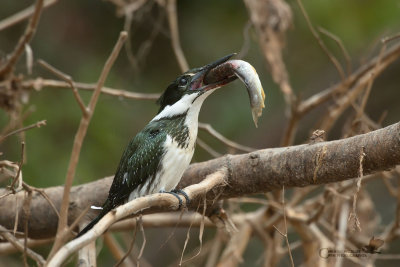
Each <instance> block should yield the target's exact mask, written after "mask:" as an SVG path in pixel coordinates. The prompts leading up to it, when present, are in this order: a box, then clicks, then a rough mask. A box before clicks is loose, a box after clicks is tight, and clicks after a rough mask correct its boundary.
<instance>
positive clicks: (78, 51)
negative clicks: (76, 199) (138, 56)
mask: <svg viewBox="0 0 400 267" xmlns="http://www.w3.org/2000/svg"><path fill="white" fill-rule="evenodd" d="M32 3H33V1H27V0H19V1H12V0H8V1H7V0H6V1H2V3H1V4H0V6H1V8H0V20H2V19H4V18H6V17H8V16H10V15H12V14H14V13H15V12H17V11H19V10H21V9H23V8H25V7H27V6H29V5H31V4H32ZM288 3H289V4H290V6H291V8H292V11H293V16H294V19H293V26H292V27H291V29H290V30H289V31H288V34H287V39H286V44H287V45H286V48H285V50H284V57H285V62H286V64H287V68H288V72H289V75H290V81H291V84H292V86H293V89H294V90H295V92H296V94H297V95H299V96H301V97H302V98H303V99H306V98H307V97H309V96H311V95H313V94H314V93H316V92H319V91H321V90H323V89H325V88H327V87H329V86H330V85H332V84H334V83H336V82H338V81H339V80H340V77H339V75H338V74H337V71H336V69H335V68H334V67H333V65H332V64H331V63H330V61H329V60H328V59H327V57H326V55H325V54H324V53H323V52H322V51H321V49H320V48H319V46H318V45H317V43H316V41H315V39H314V38H313V37H312V35H311V33H310V31H309V30H308V28H307V25H306V22H305V20H304V18H303V16H302V15H301V13H300V10H299V8H298V6H297V4H296V2H295V1H288ZM304 6H305V8H306V9H307V11H308V14H309V16H310V18H311V20H312V22H313V24H314V25H315V26H320V27H322V28H325V29H327V30H329V31H330V32H332V33H334V34H335V35H337V36H338V37H340V38H341V40H342V41H343V43H344V45H345V46H346V48H347V50H348V51H349V54H350V55H351V57H352V63H353V69H356V68H357V66H359V65H360V64H361V63H362V62H365V60H368V59H369V58H371V56H372V55H376V53H377V51H379V49H380V44H379V40H380V39H381V38H382V37H385V36H390V35H393V34H395V33H398V32H399V29H400V19H399V18H400V1H397V0H390V1H373V0H337V1H327V0H319V1H304ZM145 10H146V11H145V12H144V11H143V12H141V13H140V14H137V15H135V17H134V19H133V24H132V33H131V34H132V35H131V37H130V38H131V42H132V47H133V53H137V51H138V49H139V48H140V47H141V46H142V45H143V43H144V42H145V41H146V40H147V39H148V38H149V37H150V36H151V34H152V31H153V30H154V27H157V25H158V24H157V23H159V22H158V21H161V30H160V32H159V33H158V34H157V36H156V37H155V38H154V40H153V41H152V42H151V47H150V48H149V50H148V54H147V56H146V57H145V58H144V60H143V61H142V62H141V64H140V72H139V73H138V74H134V70H133V68H132V66H131V64H130V63H129V61H128V59H127V56H126V51H125V50H122V51H121V54H120V56H119V58H118V60H117V62H116V63H115V65H114V66H113V68H112V71H111V73H110V75H109V76H108V79H107V82H106V85H107V86H109V87H113V88H119V89H125V90H128V91H135V92H143V93H161V92H162V91H163V90H164V89H165V88H166V86H167V85H168V84H169V82H170V81H172V80H173V79H174V78H175V77H176V76H177V75H179V74H180V72H181V71H180V69H179V66H178V64H177V61H176V59H175V56H174V53H173V51H172V48H171V44H170V38H169V29H168V23H167V20H166V15H165V13H164V10H163V9H160V7H159V6H158V5H157V4H156V3H155V2H153V1H149V3H148V4H146V9H145ZM178 20H179V30H180V36H181V44H182V48H183V51H184V53H185V55H186V57H187V60H188V62H189V65H190V67H198V66H202V65H204V64H207V63H209V62H211V61H213V60H215V59H217V58H219V57H222V56H224V55H226V54H229V53H232V52H239V51H240V50H241V48H242V46H243V43H244V38H243V31H244V27H245V25H246V23H247V22H248V20H249V17H248V13H247V10H246V8H245V6H244V4H243V2H242V1H232V0H223V1H212V0H203V1H178ZM25 25H26V22H24V23H20V24H17V25H15V26H13V27H10V28H8V29H5V30H3V31H1V32H0V53H1V54H2V55H6V54H7V53H9V52H10V51H11V50H12V49H13V47H14V46H15V44H16V42H17V41H18V38H19V36H20V35H21V34H22V33H23V31H24V29H25ZM123 25H124V18H123V17H117V16H116V8H115V6H114V5H113V4H111V3H110V2H107V1H98V0H88V1H78V0H68V1H66V0H59V1H58V2H57V3H56V4H55V5H53V6H51V7H49V8H47V9H45V10H44V11H43V14H42V17H41V20H40V22H39V26H38V29H37V33H36V35H35V37H34V39H33V41H32V42H31V47H32V50H33V54H34V59H35V60H36V59H39V58H40V59H43V60H45V61H47V62H49V63H50V64H52V65H53V66H55V67H56V68H58V69H59V70H62V71H63V72H64V73H67V74H69V75H70V76H72V77H73V79H74V81H76V82H78V81H79V82H87V83H95V82H96V81H97V79H98V76H99V75H100V72H101V70H102V67H103V64H104V62H105V60H106V58H107V57H108V55H109V53H110V51H111V49H112V47H113V45H114V44H115V42H116V40H117V38H118V35H119V32H120V31H121V30H122V29H123ZM249 37H250V38H249V40H250V43H249V47H248V51H247V53H246V54H245V56H244V57H243V59H244V60H246V61H248V62H250V63H251V64H252V65H253V66H254V67H255V68H256V69H257V71H258V73H259V75H260V78H261V81H262V83H263V86H264V89H265V91H266V95H267V98H266V109H265V110H264V115H263V117H261V118H260V121H259V128H258V129H256V128H255V127H254V125H253V122H252V119H251V112H250V107H249V103H248V96H247V92H246V90H245V89H244V86H243V85H242V84H241V83H240V82H235V83H234V84H231V85H229V86H228V87H225V88H223V89H221V90H218V91H217V92H215V93H214V94H213V95H212V96H211V97H209V98H208V99H207V101H206V102H205V104H204V105H203V108H202V111H201V114H200V121H202V122H206V123H210V124H211V125H212V126H213V127H214V128H215V129H216V130H218V131H219V132H221V133H222V134H224V135H225V136H226V137H228V138H230V139H232V140H234V141H237V142H239V143H241V144H244V145H248V146H252V147H256V148H267V147H277V146H279V144H280V139H281V137H282V135H283V132H284V129H285V123H286V117H285V106H284V101H283V96H282V94H281V92H280V90H279V88H278V86H277V85H276V84H274V83H273V82H272V80H271V77H270V74H269V70H268V67H267V64H266V62H265V60H264V58H263V55H262V53H261V50H260V48H259V46H258V40H257V36H256V35H255V32H254V30H253V29H251V30H250V31H249ZM322 38H323V39H324V40H325V42H326V44H327V46H328V47H329V48H330V49H331V50H332V51H333V53H334V54H335V55H336V56H337V58H338V59H339V60H340V61H341V62H342V63H343V64H344V62H345V61H344V59H343V56H342V54H341V52H340V50H339V49H338V48H337V46H336V44H335V43H334V42H333V41H332V40H330V39H328V38H325V37H322ZM24 60H25V59H24V57H23V58H22V59H21V60H20V61H19V63H18V65H17V71H16V73H22V74H23V75H25V76H26V77H29V75H28V74H27V72H26V66H25V62H24ZM399 71H400V62H399V61H397V62H396V63H394V64H392V65H391V66H390V67H389V68H388V69H387V70H386V71H385V72H384V73H383V74H382V75H381V76H379V78H378V79H377V80H376V82H375V83H374V86H373V89H372V94H371V97H370V99H369V101H368V105H367V114H368V115H369V116H370V117H371V118H373V119H378V118H379V117H380V116H381V114H382V113H383V112H384V111H388V115H387V117H386V119H385V120H384V125H388V124H391V123H394V122H397V121H398V120H399V114H400V105H399V101H398V99H399V97H400V90H399V89H400V88H399ZM39 76H40V77H43V78H50V79H57V77H54V76H53V75H52V74H51V73H49V72H48V71H46V70H43V69H42V68H41V67H40V66H39V65H37V64H36V63H35V65H34V73H33V74H32V75H30V77H32V78H35V77H39ZM81 95H82V96H83V97H84V100H85V101H86V102H87V101H88V99H89V97H90V93H88V92H81ZM29 109H33V110H34V112H32V114H31V115H30V116H28V118H27V119H26V120H25V122H24V125H29V124H31V123H35V122H36V121H38V120H43V119H45V120H47V126H45V127H42V128H40V129H33V130H30V131H29V132H27V133H26V155H27V162H26V164H25V165H24V166H23V169H22V171H23V177H24V180H25V181H26V182H27V183H29V184H31V185H33V186H36V187H48V186H54V185H60V184H62V183H63V181H64V179H65V174H66V169H67V165H68V161H69V157H70V152H71V148H72V142H73V138H74V134H75V132H76V130H77V127H78V124H79V120H80V116H81V114H80V110H79V107H78V105H77V103H76V102H75V100H74V98H73V94H72V92H71V90H63V89H54V88H44V89H42V90H41V91H39V92H32V93H31V94H30V100H29V102H28V104H26V106H25V110H29ZM157 109H158V107H157V105H156V104H155V103H154V101H146V100H145V101H137V100H127V99H123V98H118V97H112V96H107V95H101V96H100V99H99V102H98V104H97V107H96V111H95V115H94V117H93V119H92V121H91V123H90V127H89V130H88V133H87V136H86V138H85V141H84V145H83V148H82V152H81V156H80V161H79V165H78V169H77V172H76V179H75V184H81V183H84V182H88V181H92V180H95V179H99V178H101V177H104V176H108V175H112V174H113V173H114V171H115V169H116V167H117V164H118V162H119V159H120V156H121V154H122V151H123V149H124V147H125V145H126V144H127V143H128V141H129V139H130V138H132V137H133V136H134V135H135V134H136V133H137V132H138V131H139V130H140V129H141V128H142V127H143V126H144V125H146V124H147V122H148V121H149V120H151V118H152V117H153V116H154V115H155V114H156V112H157ZM323 111H324V109H323V107H322V108H319V109H316V110H315V111H313V112H311V113H310V114H308V116H306V117H305V118H304V119H303V120H302V121H301V124H300V128H299V132H298V134H297V137H296V143H303V142H305V141H306V140H307V138H308V136H309V135H310V132H312V130H313V126H314V125H315V122H316V120H317V119H318V116H319V115H320V114H321V112H323ZM0 114H1V115H0V122H1V123H2V125H5V124H6V123H7V120H8V119H7V118H8V117H7V114H6V113H5V112H4V111H1V112H0ZM345 116H346V113H345V115H344V116H343V117H345ZM341 123H343V119H342V120H340V121H339V123H338V124H336V127H335V128H334V129H333V131H332V133H331V134H330V135H329V139H337V138H340V136H341V126H342V125H341ZM199 137H200V138H201V139H202V140H204V141H206V142H207V143H208V144H209V145H211V146H212V147H213V148H214V149H215V150H217V151H218V152H220V153H222V154H224V153H228V152H230V151H228V150H226V148H225V147H224V146H223V145H222V144H221V143H219V142H218V141H216V140H214V139H213V138H212V137H210V136H209V135H208V134H207V133H204V132H201V131H200V133H199ZM1 146H2V147H1V151H2V152H3V153H4V154H3V155H2V159H8V160H13V161H19V159H20V140H19V138H18V137H15V136H14V137H12V138H9V139H7V140H6V142H4V143H3V144H1ZM210 158H211V156H210V155H209V154H208V153H207V152H206V151H204V150H203V149H202V148H200V147H197V150H196V152H195V156H194V158H193V161H204V160H207V159H210ZM177 231H178V232H180V230H177ZM155 232H157V231H155ZM183 232H184V235H185V233H186V231H183ZM150 235H152V234H150ZM154 235H156V234H154ZM167 236H168V234H167V235H166V238H165V239H167ZM193 236H194V237H195V236H197V233H196V231H194V232H193ZM174 238H175V237H174ZM176 238H177V239H178V240H179V241H178V247H179V248H181V247H182V244H183V240H184V237H183V239H182V238H181V237H180V236H179V235H177V237H176ZM181 239H182V240H181ZM192 239H196V238H192ZM148 242H149V240H148ZM150 242H151V241H150ZM193 242H195V241H193ZM148 244H150V243H148ZM148 246H149V245H148ZM254 247H257V246H254ZM149 248H150V247H147V248H146V249H145V257H146V256H148V255H151V251H150V249H149ZM157 249H158V248H157ZM166 250H167V249H165V248H163V249H161V250H160V253H161V252H162V253H164V254H165V253H167V252H168V251H166ZM260 253H261V252H260V251H257V249H255V251H253V252H249V253H247V254H246V255H245V256H246V262H247V263H250V264H251V263H253V264H255V262H256V260H257V257H259V255H260ZM248 254H249V255H248ZM178 255H179V253H178ZM104 257H105V258H104V260H105V263H104V265H103V263H102V264H100V265H101V266H106V263H107V262H109V263H111V262H113V261H112V260H111V258H110V256H104ZM165 257H167V256H165ZM161 258H162V257H161ZM168 259H169V258H168ZM169 260H170V259H169Z"/></svg>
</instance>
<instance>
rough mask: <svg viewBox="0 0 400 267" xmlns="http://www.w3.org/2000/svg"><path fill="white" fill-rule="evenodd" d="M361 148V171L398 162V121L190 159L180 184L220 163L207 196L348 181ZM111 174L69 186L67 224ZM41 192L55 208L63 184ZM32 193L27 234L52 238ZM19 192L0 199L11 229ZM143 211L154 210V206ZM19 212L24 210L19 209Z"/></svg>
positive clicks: (48, 214)
mask: <svg viewBox="0 0 400 267" xmlns="http://www.w3.org/2000/svg"><path fill="white" fill-rule="evenodd" d="M362 147H364V151H365V154H366V155H365V157H364V160H363V173H364V175H368V174H371V173H374V172H377V171H382V170H387V169H390V168H393V167H395V166H396V165H398V164H400V123H396V124H393V125H390V126H388V127H386V128H383V129H380V130H376V131H373V132H370V133H367V134H363V135H358V136H354V137H350V138H346V139H341V140H336V141H330V142H321V143H316V144H312V145H309V144H305V145H299V146H292V147H285V148H272V149H264V150H258V151H255V152H252V153H248V154H241V155H227V156H224V157H220V158H217V159H213V160H210V161H206V162H202V163H195V164H192V165H190V167H189V168H188V169H187V170H186V172H185V174H184V176H183V177H182V180H181V182H180V184H179V188H184V187H187V186H188V185H192V184H196V183H199V182H200V181H202V180H203V179H204V178H205V177H206V176H207V175H208V174H211V173H213V172H215V171H217V170H219V169H220V168H221V167H225V168H227V169H228V175H227V177H226V183H227V184H226V185H224V186H221V187H219V189H218V192H213V191H211V192H209V193H207V199H208V200H215V199H216V198H218V199H226V198H232V197H239V196H243V195H247V194H255V193H263V192H270V191H274V190H280V189H281V188H282V186H283V185H284V186H285V188H289V187H305V186H311V185H316V184H328V183H333V182H339V181H343V180H348V179H352V178H356V177H358V172H359V163H360V162H359V160H360V159H359V157H360V151H361V149H362ZM316 170H317V171H316ZM112 178H113V177H107V178H104V179H100V180H97V181H94V182H91V183H88V184H83V185H79V186H75V187H72V190H71V198H70V199H71V202H70V211H69V216H68V222H69V223H72V222H73V221H74V220H75V219H76V218H77V216H79V214H80V213H81V212H82V210H84V209H85V208H86V207H87V205H88V204H91V205H96V206H101V205H102V204H103V202H104V201H105V199H106V198H107V195H108V190H109V187H110V185H111V182H112ZM45 192H46V194H47V195H48V196H49V198H50V199H51V200H52V202H53V203H54V205H55V206H56V207H57V208H59V207H60V203H61V196H62V192H63V187H61V186H57V187H50V188H47V189H45ZM4 193H5V189H1V190H0V195H2V194H4ZM32 194H33V198H32V202H31V215H30V222H29V229H28V233H29V235H30V237H31V238H48V237H52V236H54V234H55V232H56V228H57V221H58V217H57V214H56V213H55V212H54V210H53V209H52V208H51V207H50V205H49V203H48V202H47V200H45V199H43V198H42V197H35V196H36V194H38V193H37V192H33V193H32ZM23 197H24V194H23V192H20V193H17V194H16V195H15V196H13V197H10V196H8V197H4V198H2V199H0V214H1V216H0V225H3V226H4V227H6V228H7V229H13V227H14V218H15V210H16V203H17V202H18V201H19V202H20V203H22V200H23ZM17 199H18V200H17ZM200 201H201V198H200ZM197 205H198V201H196V200H194V201H192V202H191V204H190V206H189V208H190V209H194V210H195V209H196V208H197ZM161 210H162V209H161ZM164 210H165V209H164ZM158 211H160V209H158ZM148 212H154V210H151V211H150V210H149V211H148ZM20 213H21V214H23V213H22V211H20ZM86 216H88V219H90V218H93V217H94V216H95V212H94V211H90V212H89V213H88V214H87V215H86ZM24 221H25V218H20V219H19V224H18V230H19V231H21V230H23V229H24V228H23V225H24Z"/></svg>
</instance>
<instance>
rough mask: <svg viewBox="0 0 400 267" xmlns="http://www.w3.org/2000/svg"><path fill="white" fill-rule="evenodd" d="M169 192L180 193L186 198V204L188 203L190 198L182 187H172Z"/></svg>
mask: <svg viewBox="0 0 400 267" xmlns="http://www.w3.org/2000/svg"><path fill="white" fill-rule="evenodd" d="M171 192H174V193H177V194H181V195H182V196H183V197H184V198H185V199H186V206H187V205H189V204H190V198H189V196H188V194H186V192H185V191H183V190H182V189H174V190H172V191H171Z"/></svg>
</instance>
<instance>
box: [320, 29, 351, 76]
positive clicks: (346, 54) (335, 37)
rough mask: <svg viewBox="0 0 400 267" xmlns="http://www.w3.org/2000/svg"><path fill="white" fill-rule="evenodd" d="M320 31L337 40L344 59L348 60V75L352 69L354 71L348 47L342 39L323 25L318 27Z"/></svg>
mask: <svg viewBox="0 0 400 267" xmlns="http://www.w3.org/2000/svg"><path fill="white" fill-rule="evenodd" d="M318 31H319V32H320V33H322V34H325V35H326V36H328V37H329V38H331V39H332V40H333V41H335V42H336V44H337V45H338V46H339V48H340V50H341V51H342V54H343V56H344V59H345V60H346V71H347V75H350V73H351V71H352V66H351V58H350V55H349V53H348V52H347V49H346V47H345V46H344V45H343V42H342V40H341V39H340V38H339V37H337V36H336V35H334V34H333V33H331V32H329V31H328V30H326V29H324V28H322V27H318Z"/></svg>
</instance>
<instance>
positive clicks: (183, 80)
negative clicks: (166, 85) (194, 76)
mask: <svg viewBox="0 0 400 267" xmlns="http://www.w3.org/2000/svg"><path fill="white" fill-rule="evenodd" d="M188 81H189V80H188V78H186V77H182V78H180V79H179V86H185V85H187V83H188Z"/></svg>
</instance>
